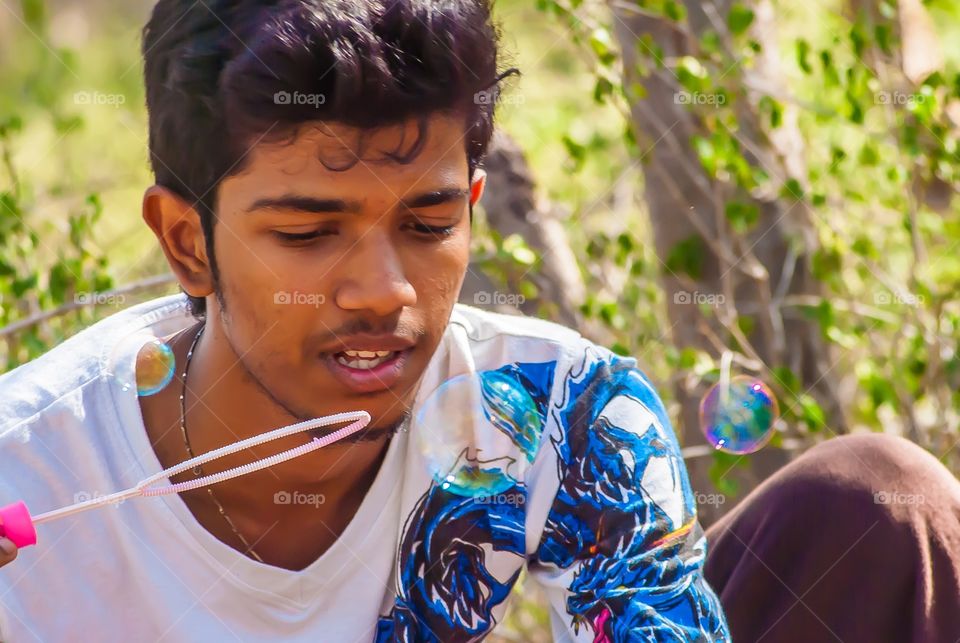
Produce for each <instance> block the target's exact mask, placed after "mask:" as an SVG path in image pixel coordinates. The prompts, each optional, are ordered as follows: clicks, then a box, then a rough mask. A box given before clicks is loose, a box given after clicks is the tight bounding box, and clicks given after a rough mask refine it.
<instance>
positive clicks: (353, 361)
mask: <svg viewBox="0 0 960 643" xmlns="http://www.w3.org/2000/svg"><path fill="white" fill-rule="evenodd" d="M401 352H402V351H341V352H339V353H334V354H333V359H335V360H336V361H337V363H339V364H342V365H344V366H346V367H347V368H355V369H357V370H362V371H368V370H371V369H374V368H376V367H378V366H380V365H381V364H385V363H387V362H389V361H391V360H394V359H396V357H397V356H398V355H399V354H400V353H401Z"/></svg>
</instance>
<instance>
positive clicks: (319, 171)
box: [0, 0, 729, 642]
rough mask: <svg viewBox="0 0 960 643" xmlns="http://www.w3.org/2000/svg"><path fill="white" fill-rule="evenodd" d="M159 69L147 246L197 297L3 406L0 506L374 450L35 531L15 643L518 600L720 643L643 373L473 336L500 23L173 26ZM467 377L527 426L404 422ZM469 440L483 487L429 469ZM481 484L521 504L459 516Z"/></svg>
mask: <svg viewBox="0 0 960 643" xmlns="http://www.w3.org/2000/svg"><path fill="white" fill-rule="evenodd" d="M143 52H144V58H145V79H146V88H147V108H148V111H149V117H150V156H151V161H152V165H153V169H154V171H155V174H156V185H155V186H153V187H151V188H150V189H149V190H147V193H146V195H145V198H144V202H143V217H144V219H145V221H146V223H147V224H148V225H149V226H150V228H151V229H152V230H153V231H154V233H155V234H156V236H157V239H158V240H159V242H160V245H161V247H162V249H163V251H164V253H165V255H166V257H167V259H168V261H169V264H170V267H171V269H172V270H173V271H174V273H175V274H176V276H177V278H178V280H179V282H180V285H181V287H182V289H183V291H184V292H185V294H186V295H187V297H183V296H180V295H178V296H173V297H165V298H162V299H158V300H155V301H151V302H148V303H145V304H141V305H138V306H135V307H133V308H130V309H128V310H125V311H122V312H120V313H118V314H116V315H113V316H111V317H109V318H108V319H106V320H104V321H102V322H100V323H98V324H95V325H94V326H92V327H90V328H88V329H86V330H84V331H82V332H80V333H79V334H77V335H76V336H74V337H72V338H70V339H69V340H67V341H66V342H64V343H63V344H61V345H60V346H58V347H56V348H54V349H53V350H51V351H50V352H49V353H47V354H46V355H44V356H43V357H41V358H40V359H38V360H35V361H34V362H32V363H30V364H27V365H24V366H23V367H21V368H19V369H16V370H15V371H13V372H11V373H8V374H6V375H5V376H3V377H2V378H0V411H2V413H0V502H2V503H3V504H6V503H7V502H13V501H15V500H17V499H24V500H25V501H26V503H27V505H28V506H29V507H30V508H31V509H33V510H34V511H35V512H40V511H45V510H48V509H54V508H57V507H60V506H64V505H67V504H70V503H72V502H73V501H74V500H75V496H76V495H77V494H78V493H82V494H88V495H91V496H92V495H97V494H107V493H110V492H112V491H115V490H120V489H124V488H127V487H130V486H133V485H134V484H136V483H137V481H138V480H140V479H142V478H145V477H146V476H148V475H150V474H152V473H156V472H157V471H160V470H161V469H163V468H166V467H169V466H171V465H173V464H176V463H179V462H182V461H183V460H185V459H187V458H189V457H191V455H193V454H201V453H206V452H208V451H211V450H213V449H216V448H218V447H221V446H224V445H226V444H229V443H232V442H235V441H237V440H240V439H244V438H248V437H250V436H253V435H257V434H259V433H263V432H265V431H267V430H270V429H273V428H276V427H280V426H284V425H287V424H291V423H294V422H297V421H301V420H305V419H309V418H314V417H319V416H324V415H329V414H333V413H338V412H344V411H353V410H365V411H367V412H369V414H370V415H371V417H372V422H371V423H370V425H369V426H368V427H367V428H366V429H364V430H363V431H362V432H361V433H360V434H359V437H356V438H355V439H352V440H348V441H345V442H342V443H337V444H335V445H333V446H330V447H328V448H325V449H322V450H320V451H317V452H315V453H312V454H310V455H308V456H305V457H302V458H299V459H296V460H293V461H290V462H287V463H284V464H282V465H278V466H275V467H272V468H271V469H269V470H265V471H262V472H259V473H257V474H252V475H248V476H244V477H240V478H237V479H235V480H231V481H229V482H225V483H222V484H218V485H215V486H213V487H210V488H201V489H197V490H195V491H192V492H187V493H183V494H182V495H171V496H165V497H162V498H151V499H139V500H135V501H127V502H124V503H122V504H119V505H117V506H116V507H115V508H103V509H99V510H97V511H96V512H89V513H86V514H82V515H77V516H73V517H71V518H68V519H63V520H60V521H56V522H52V523H48V524H45V525H43V526H41V527H40V543H39V546H38V547H33V548H28V549H24V550H23V551H21V552H20V560H19V561H17V562H16V563H14V564H13V565H9V566H7V567H5V568H4V570H3V572H2V573H0V639H2V640H4V641H17V642H19V641H27V640H33V639H35V638H36V639H40V640H43V641H66V640H76V639H77V638H78V637H82V638H83V639H84V640H96V641H114V640H116V641H120V640H123V641H156V640H161V639H162V640H177V641H194V640H195V641H201V640H203V641H207V640H232V639H234V638H236V639H239V640H242V641H260V640H262V641H266V640H284V641H443V642H447V641H468V640H471V641H472V640H478V639H480V638H482V637H483V636H484V635H485V634H487V633H489V632H490V631H491V630H492V629H493V628H494V627H495V625H496V624H497V623H498V622H499V621H500V620H502V618H503V615H504V612H505V609H506V599H507V597H508V594H509V592H510V589H511V587H512V586H513V585H514V584H515V583H516V581H517V579H518V576H519V575H520V572H521V570H523V569H524V568H526V569H527V570H528V572H529V576H530V578H531V579H532V580H533V581H535V582H537V583H539V584H540V585H542V586H543V588H544V589H545V594H546V596H547V598H548V600H549V609H550V619H551V623H552V627H553V630H554V633H555V636H556V638H557V640H563V641H567V640H574V641H654V640H656V641H694V640H703V641H722V640H727V639H728V638H729V635H728V633H727V626H726V623H725V619H724V616H723V613H722V611H721V608H720V605H719V603H718V601H717V598H716V596H715V595H714V593H713V592H712V591H711V589H710V587H709V586H708V585H707V584H706V582H705V581H704V578H703V574H702V567H703V562H704V556H705V539H704V535H703V532H702V530H701V529H700V527H699V525H698V523H697V519H696V509H695V504H694V502H693V496H692V493H691V489H690V486H689V482H688V479H687V474H686V471H685V469H684V465H683V461H682V459H681V457H680V452H679V448H678V445H677V441H676V438H675V436H674V434H673V431H672V429H671V426H670V422H669V420H668V418H667V415H666V413H665V410H664V407H663V405H662V403H661V401H660V399H659V397H658V396H657V393H656V392H655V390H654V388H653V387H652V386H651V384H650V382H649V381H648V380H647V379H646V378H645V377H644V375H643V374H642V373H641V372H640V371H639V370H638V369H637V366H636V362H635V360H633V359H628V358H621V357H618V356H616V355H614V354H612V353H611V352H610V351H608V350H606V349H604V348H602V347H599V346H596V345H594V344H592V343H590V342H589V341H587V340H585V339H584V338H582V337H581V336H579V335H578V334H577V333H576V332H574V331H572V330H568V329H565V328H562V327H559V326H557V325H554V324H551V323H548V322H545V321H540V320H535V319H526V318H516V317H508V316H501V315H496V314H492V313H488V312H484V311H481V310H477V309H474V308H470V307H466V306H462V305H457V304H456V299H457V295H458V292H459V290H460V287H461V284H462V282H463V279H464V275H465V272H466V270H467V269H468V260H469V245H470V233H471V220H472V211H473V206H474V205H475V204H476V203H477V201H478V200H479V199H480V197H481V194H482V192H483V187H484V173H483V170H482V169H481V168H480V163H481V160H482V158H483V154H484V151H485V149H486V146H487V144H488V141H489V139H490V135H491V131H492V121H493V110H494V105H495V103H496V101H495V100H489V98H491V97H493V98H494V99H495V96H496V88H497V82H498V80H499V79H500V77H501V76H500V75H499V74H498V68H497V40H496V31H495V29H494V27H493V26H492V24H491V21H490V16H489V6H488V3H487V1H486V0H445V1H440V0H349V1H348V0H323V1H320V0H286V1H276V2H268V1H265V0H232V1H230V2H227V1H218V2H207V3H204V2H192V1H190V0H160V2H158V4H157V6H156V8H155V9H154V12H153V16H152V18H151V20H150V22H149V24H148V25H147V27H146V30H145V37H144V47H143ZM131 337H133V338H138V341H133V342H131V341H130V338H131ZM152 338H160V339H162V340H164V341H165V342H167V344H168V345H169V346H170V347H171V348H172V351H173V355H174V358H175V363H176V376H175V377H174V379H173V380H172V382H171V383H170V384H169V385H168V386H166V387H164V388H162V389H161V390H160V391H159V392H157V393H155V394H153V395H149V396H138V395H137V389H136V386H131V383H130V382H125V381H123V379H122V378H117V377H114V376H113V375H114V374H115V371H116V369H115V366H116V365H117V364H120V365H129V364H132V363H134V361H135V360H136V355H137V350H138V347H139V346H142V345H143V344H144V343H145V342H146V341H147V340H149V339H152ZM131 346H132V347H133V348H131ZM473 372H481V373H484V374H485V377H488V378H491V377H492V378H494V380H490V381H496V382H498V383H501V384H502V383H504V382H506V384H507V385H508V388H509V387H510V386H513V387H519V390H520V391H522V395H521V398H522V400H526V401H528V402H529V408H526V409H522V410H525V411H526V414H525V415H523V416H522V417H517V416H511V415H510V414H509V413H507V414H506V415H505V416H503V417H502V418H500V419H501V420H502V421H501V422H500V423H497V422H492V423H479V424H477V425H473V426H470V427H467V429H464V427H463V422H464V418H469V417H471V413H470V410H469V409H463V408H460V407H454V409H453V410H454V412H451V413H449V414H447V415H444V416H442V417H441V418H440V419H439V420H438V419H436V418H434V420H432V421H431V422H429V423H427V424H429V426H427V425H425V424H424V423H419V422H415V421H411V417H412V416H413V414H414V410H415V409H417V408H420V405H421V403H423V402H426V401H427V400H428V398H429V397H430V394H431V393H432V392H434V391H435V390H436V389H437V388H438V387H439V386H440V385H441V384H443V383H444V382H446V381H448V380H450V379H451V378H454V377H456V376H458V375H463V374H466V373H473ZM139 375H140V376H143V375H144V374H143V373H140V374H139ZM138 383H140V382H139V381H138ZM487 392H488V391H487V389H484V393H485V397H486V393H487ZM508 402H510V401H509V400H508ZM484 403H485V404H486V403H488V401H487V400H486V399H485V400H484ZM484 408H485V409H486V407H484ZM504 408H507V409H508V411H509V410H511V409H512V410H517V409H516V405H513V406H511V403H507V404H505V406H504ZM473 413H474V414H476V413H477V412H476V411H474V412H473ZM464 431H466V442H467V443H466V445H465V446H466V448H465V449H464V450H463V452H462V453H463V454H464V455H465V458H466V462H465V463H464V461H463V460H457V461H453V460H450V459H447V460H444V459H443V458H442V457H441V458H439V460H438V458H437V452H438V451H439V453H441V455H442V454H443V453H444V452H446V453H447V454H448V455H449V453H450V449H457V450H458V451H457V453H460V451H459V449H460V448H461V447H462V446H464V445H463V444H462V441H463V439H464ZM304 440H305V438H304V436H300V437H299V439H298V438H297V437H291V438H289V439H287V440H285V441H283V442H278V443H272V444H271V445H269V447H270V448H264V447H261V448H257V449H251V450H250V452H249V453H244V454H241V455H237V456H231V457H228V458H224V459H223V460H222V461H218V466H217V467H216V468H213V467H209V466H208V467H205V468H204V470H202V471H193V472H188V473H185V474H182V475H181V476H178V477H177V478H176V481H180V480H188V479H192V478H194V477H196V476H199V475H204V474H208V473H211V472H212V471H214V470H223V469H226V468H228V467H232V466H237V465H239V464H243V463H246V462H249V461H251V460H253V459H256V458H259V457H264V456H266V455H268V454H270V453H274V452H278V451H280V450H282V449H285V448H289V447H293V446H296V445H298V444H301V443H303V442H304ZM424 444H427V445H428V446H430V447H431V448H428V449H424V448H423V445H424ZM493 444H496V445H498V446H497V447H496V448H495V449H493V451H495V455H497V456H498V458H497V460H496V461H493V460H491V459H490V458H489V457H487V456H490V455H491V445H493ZM504 445H507V446H506V447H504ZM504 448H505V449H506V450H504ZM497 449H499V450H497ZM445 450H446V451H445ZM438 462H439V463H440V464H441V465H442V466H440V467H439V468H438ZM451 462H453V465H452V466H453V467H454V468H450V466H451ZM524 462H526V463H528V464H529V466H526V467H521V466H520V465H521V464H523V463H524ZM458 467H459V468H458ZM490 479H496V480H498V481H499V482H500V483H503V482H506V484H505V485H504V484H498V486H497V488H496V489H497V493H489V491H490V487H482V486H481V488H480V491H481V492H483V493H476V491H477V489H474V490H473V491H471V490H470V488H469V486H470V485H469V484H468V483H469V482H470V481H474V482H475V481H477V480H490ZM449 480H454V481H461V482H462V481H467V482H464V483H463V485H462V486H461V487H460V488H457V485H456V484H454V485H452V486H451V485H450V484H448V481H449ZM304 498H307V499H310V498H312V499H314V500H313V501H309V502H300V501H299V500H297V501H292V500H291V499H304ZM0 543H2V544H3V545H6V546H9V545H10V543H9V541H0ZM12 557H13V555H12V553H11V554H10V555H7V556H6V557H5V558H4V559H3V560H4V562H7V563H9V562H10V560H12Z"/></svg>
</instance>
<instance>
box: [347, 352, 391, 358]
mask: <svg viewBox="0 0 960 643" xmlns="http://www.w3.org/2000/svg"><path fill="white" fill-rule="evenodd" d="M392 352H393V351H343V354H344V355H346V356H347V357H359V358H360V359H373V358H375V357H386V356H387V355H389V354H390V353H392Z"/></svg>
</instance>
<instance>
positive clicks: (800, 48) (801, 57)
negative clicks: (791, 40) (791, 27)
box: [797, 38, 813, 74]
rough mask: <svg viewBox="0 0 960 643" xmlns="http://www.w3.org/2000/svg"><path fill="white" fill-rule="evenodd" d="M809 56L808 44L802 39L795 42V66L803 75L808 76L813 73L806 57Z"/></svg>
mask: <svg viewBox="0 0 960 643" xmlns="http://www.w3.org/2000/svg"><path fill="white" fill-rule="evenodd" d="M809 55H810V43H808V42H807V41H806V40H804V39H803V38H799V39H798V40H797V65H799V67H800V69H801V70H802V71H803V73H805V74H809V73H810V72H812V71H813V67H811V66H810V61H809V60H808V59H807V57H808V56H809Z"/></svg>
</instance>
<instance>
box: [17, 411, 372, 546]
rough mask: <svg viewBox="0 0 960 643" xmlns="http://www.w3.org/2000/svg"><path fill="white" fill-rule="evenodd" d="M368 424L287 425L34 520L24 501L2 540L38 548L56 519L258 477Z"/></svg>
mask: <svg viewBox="0 0 960 643" xmlns="http://www.w3.org/2000/svg"><path fill="white" fill-rule="evenodd" d="M351 420H352V423H351V424H349V425H347V426H345V427H343V428H341V429H337V430H336V431H334V432H333V433H330V434H328V435H325V436H323V437H321V438H314V439H313V440H311V441H310V442H308V443H307V444H303V445H301V446H299V447H294V448H292V449H288V450H287V451H282V452H280V453H277V454H274V455H272V456H269V457H267V458H262V459H260V460H257V461H255V462H251V463H249V464H244V465H240V466H238V467H234V468H233V469H228V470H227V471H221V472H219V473H213V474H210V475H207V476H203V477H202V478H197V479H195V480H187V481H186V482H178V483H176V484H166V485H161V486H154V485H156V484H157V483H158V482H160V481H162V480H166V479H168V478H172V477H173V476H175V475H177V474H179V473H183V472H184V471H187V470H188V469H192V468H193V467H196V466H197V465H201V464H206V463H208V462H212V461H213V460H217V459H219V458H222V457H224V456H226V455H230V454H232V453H237V452H238V451H242V450H244V449H247V448H250V447H254V446H257V445H260V444H264V443H266V442H272V441H273V440H277V439H279V438H283V437H287V436H289V435H293V434H295V433H301V432H303V431H309V430H311V429H316V428H319V427H323V426H328V425H331V424H341V423H343V422H350V421H351ZM369 423H370V414H369V413H367V412H366V411H350V412H347V413H337V414H335V415H327V416H324V417H321V418H315V419H313V420H306V421H304V422H298V423H297V424H291V425H289V426H285V427H283V428H280V429H276V430H274V431H270V432H267V433H263V434H261V435H255V436H253V437H252V438H247V439H246V440H241V441H240V442H235V443H233V444H228V445H227V446H224V447H221V448H219V449H215V450H213V451H210V452H208V453H204V454H202V455H199V456H197V457H195V458H191V459H190V460H187V461H185V462H181V463H180V464H177V465H174V466H172V467H170V468H168V469H164V470H163V471H161V472H159V473H156V474H154V475H152V476H150V477H149V478H146V479H144V480H141V481H140V482H138V483H137V484H136V486H134V487H132V488H130V489H125V490H123V491H118V492H116V493H112V494H110V495H108V496H103V497H100V498H93V499H90V500H86V501H84V502H79V503H76V504H73V505H69V506H67V507H63V508H61V509H55V510H53V511H48V512H46V513H42V514H39V515H37V516H35V517H31V516H30V512H29V511H28V510H27V507H26V505H25V504H24V503H23V502H22V501H20V502H16V503H14V504H12V505H8V506H6V507H2V508H0V536H6V537H7V538H9V539H10V540H12V541H13V542H14V544H15V545H17V547H24V546H27V545H35V544H36V543H37V534H36V530H35V529H34V526H35V525H39V524H42V523H45V522H50V521H53V520H57V519H59V518H65V517H66V516H72V515H74V514H77V513H81V512H84V511H87V510H89V509H95V508H97V507H102V506H104V505H107V504H113V503H116V502H120V501H122V500H126V499H127V498H133V497H136V496H143V497H155V496H165V495H169V494H172V493H182V492H184V491H190V490H191V489H196V488H198V487H206V486H210V485H214V484H217V483H219V482H225V481H227V480H232V479H233V478H237V477H239V476H244V475H247V474H248V473H254V472H255V471H260V470H262V469H266V468H267V467H272V466H274V465H277V464H280V463H282V462H286V461H287V460H292V459H294V458H299V457H300V456H302V455H306V454H307V453H311V452H313V451H316V450H317V449H322V448H323V447H325V446H328V445H330V444H333V443H334V442H337V441H338V440H342V439H343V438H345V437H347V436H349V435H352V434H353V433H356V432H357V431H359V430H360V429H362V428H364V427H365V426H367V424H369Z"/></svg>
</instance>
